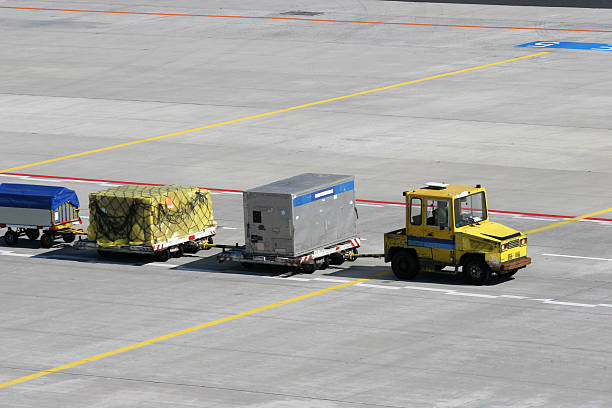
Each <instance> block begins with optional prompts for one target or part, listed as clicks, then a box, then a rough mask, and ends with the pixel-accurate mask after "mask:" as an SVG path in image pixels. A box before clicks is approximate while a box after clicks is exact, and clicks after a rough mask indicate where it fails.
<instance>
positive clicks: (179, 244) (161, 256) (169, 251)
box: [73, 227, 217, 262]
mask: <svg viewBox="0 0 612 408" xmlns="http://www.w3.org/2000/svg"><path fill="white" fill-rule="evenodd" d="M216 233H217V227H209V228H206V229H205V230H203V231H199V232H196V233H195V234H190V235H188V236H185V237H182V238H174V239H171V240H168V241H164V242H158V243H156V244H153V245H117V246H109V247H103V246H100V245H98V243H97V242H95V241H88V240H78V241H76V242H75V243H74V244H73V246H74V247H75V248H76V249H97V250H98V254H100V256H103V257H105V256H108V255H110V254H111V253H127V254H144V255H154V256H155V259H156V260H158V261H161V262H165V261H167V260H168V259H170V257H175V258H179V257H181V256H182V255H183V253H184V252H188V253H195V252H197V251H198V250H200V249H209V247H207V246H205V245H204V244H205V243H208V244H212V237H213V236H215V234H216ZM204 241H206V242H204ZM186 243H190V244H191V245H184V244H186Z"/></svg>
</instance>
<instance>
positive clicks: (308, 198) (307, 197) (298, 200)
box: [293, 181, 355, 207]
mask: <svg viewBox="0 0 612 408" xmlns="http://www.w3.org/2000/svg"><path fill="white" fill-rule="evenodd" d="M354 189H355V183H354V182H353V181H348V182H346V183H342V184H338V185H337V186H334V187H329V188H325V189H323V190H319V191H315V192H314V193H308V194H304V195H302V196H299V197H295V198H294V199H293V206H294V207H299V206H300V205H304V204H308V203H312V202H313V201H317V200H322V199H324V198H327V197H329V196H333V195H335V194H340V193H344V192H346V191H351V190H354Z"/></svg>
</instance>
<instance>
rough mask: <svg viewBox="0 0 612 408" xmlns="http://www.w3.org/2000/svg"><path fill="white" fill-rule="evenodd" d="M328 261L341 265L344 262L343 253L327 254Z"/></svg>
mask: <svg viewBox="0 0 612 408" xmlns="http://www.w3.org/2000/svg"><path fill="white" fill-rule="evenodd" d="M329 263H330V264H332V265H342V264H343V263H344V254H342V253H341V252H334V253H333V254H330V255H329Z"/></svg>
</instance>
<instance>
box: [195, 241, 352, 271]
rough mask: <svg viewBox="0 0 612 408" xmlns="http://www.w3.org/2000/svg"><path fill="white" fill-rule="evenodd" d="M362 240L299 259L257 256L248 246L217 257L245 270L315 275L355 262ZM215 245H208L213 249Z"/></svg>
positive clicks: (338, 245) (228, 250)
mask: <svg viewBox="0 0 612 408" xmlns="http://www.w3.org/2000/svg"><path fill="white" fill-rule="evenodd" d="M360 241H361V240H360V238H353V239H351V240H349V241H346V242H341V243H339V244H337V245H332V246H329V247H322V248H317V249H315V250H314V251H312V252H310V253H308V254H306V255H303V256H299V257H283V256H277V255H255V254H253V253H251V252H249V251H248V250H247V248H246V246H235V247H233V248H230V249H226V248H227V247H226V248H223V252H221V253H220V254H219V255H217V260H218V261H219V262H225V261H233V262H239V263H240V265H242V267H244V268H245V269H248V268H251V267H252V266H253V265H255V264H261V265H278V266H287V267H296V268H301V269H302V271H303V272H304V273H313V272H314V271H315V270H317V269H327V267H328V266H329V265H342V264H343V263H344V261H353V260H355V258H354V255H356V254H357V253H358V249H357V248H359V245H360ZM212 246H214V245H206V247H212Z"/></svg>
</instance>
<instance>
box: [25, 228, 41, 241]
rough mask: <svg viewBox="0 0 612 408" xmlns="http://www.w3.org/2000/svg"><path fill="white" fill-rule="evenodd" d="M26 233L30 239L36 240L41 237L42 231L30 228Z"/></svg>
mask: <svg viewBox="0 0 612 408" xmlns="http://www.w3.org/2000/svg"><path fill="white" fill-rule="evenodd" d="M25 234H26V236H27V237H28V239H29V240H30V241H36V240H37V239H38V237H40V231H39V230H37V229H34V228H28V229H27V230H26V231H25Z"/></svg>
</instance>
